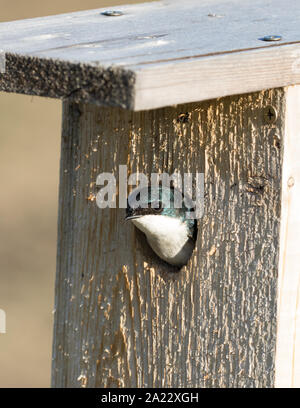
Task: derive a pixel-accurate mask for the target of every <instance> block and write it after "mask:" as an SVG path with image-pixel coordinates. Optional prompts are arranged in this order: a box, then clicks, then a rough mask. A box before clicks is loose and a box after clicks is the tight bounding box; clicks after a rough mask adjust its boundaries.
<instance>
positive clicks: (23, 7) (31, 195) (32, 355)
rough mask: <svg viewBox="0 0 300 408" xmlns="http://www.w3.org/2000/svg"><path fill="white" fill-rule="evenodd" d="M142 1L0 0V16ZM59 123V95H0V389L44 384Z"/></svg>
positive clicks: (47, 380)
mask: <svg viewBox="0 0 300 408" xmlns="http://www.w3.org/2000/svg"><path fill="white" fill-rule="evenodd" d="M142 2H143V1H130V0H126V1H117V0H113V1H97V0H85V1H84V2H83V1H79V0H52V1H51V2H42V1H41V0H0V9H1V14H0V21H10V20H17V19H23V18H31V17H39V16H46V15H50V14H58V13H67V12H71V11H77V10H85V9H93V8H100V7H109V6H113V5H120V4H129V3H142ZM0 48H1V44H0ZM60 126H61V102H60V101H58V100H52V99H46V98H38V97H31V96H24V95H14V94H5V93H0V180H1V200H0V241H1V242H0V309H3V310H5V312H6V318H7V327H6V329H7V333H6V334H0V387H48V386H49V385H50V370H51V347H52V324H53V321H52V310H53V302H54V279H55V258H56V216H57V201H58V196H57V193H58V172H59V156H60Z"/></svg>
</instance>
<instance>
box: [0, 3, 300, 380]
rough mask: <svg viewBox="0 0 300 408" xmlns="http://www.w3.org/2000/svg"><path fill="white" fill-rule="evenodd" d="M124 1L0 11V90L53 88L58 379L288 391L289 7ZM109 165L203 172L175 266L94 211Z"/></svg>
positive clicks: (295, 111)
mask: <svg viewBox="0 0 300 408" xmlns="http://www.w3.org/2000/svg"><path fill="white" fill-rule="evenodd" d="M270 8H271V10H272V12H271V13H270ZM120 10H121V13H116V14H118V15H117V16H112V15H111V14H112V13H104V14H103V10H90V11H86V12H79V13H72V14H65V15H60V16H53V17H47V18H41V19H33V20H25V21H16V22H11V23H2V24H0V47H1V48H2V49H3V51H4V53H5V62H6V71H5V73H4V74H2V75H1V77H0V87H1V90H4V91H8V92H21V93H26V94H32V95H41V96H50V97H56V98H63V100H64V102H63V125H62V156H61V171H60V200H59V220H58V257H57V279H56V289H55V293H56V298H55V299H56V300H55V309H56V313H55V328H54V342H53V386H54V387H79V386H81V387H125V386H127V387H135V386H137V387H273V386H274V385H275V383H276V385H277V386H288V387H291V386H299V385H300V372H299V366H300V364H299V363H300V335H299V330H300V329H299V328H300V321H299V320H300V318H299V310H300V309H299V308H300V306H299V301H298V300H299V295H300V284H299V282H300V270H299V264H300V262H299V261H300V248H299V244H298V235H299V232H300V218H299V215H298V214H299V211H298V206H299V203H300V187H299V185H300V167H299V166H300V162H299V157H300V143H299V140H298V139H299V137H300V87H299V86H292V85H294V84H297V83H300V29H299V23H298V18H299V13H300V4H299V2H297V1H296V0H288V1H287V2H285V7H284V8H282V3H281V2H279V1H278V0H272V1H270V2H268V4H265V2H263V1H262V0H251V1H248V0H246V1H243V2H241V3H240V4H239V6H238V8H236V6H235V3H234V4H233V3H232V2H231V1H229V0H228V1H221V0H215V1H214V0H212V1H210V2H205V3H204V4H201V3H200V4H199V2H198V1H192V0H189V1H185V2H172V1H161V2H155V3H149V4H141V5H132V6H126V7H120ZM275 34H276V35H278V36H279V37H278V38H277V37H274V36H273V35H275ZM266 36H269V37H266ZM270 36H271V37H270ZM272 36H273V37H272ZM275 40H278V41H275ZM182 114H184V118H185V120H183V121H182V120H181V119H180V118H182V116H181V115H182ZM119 165H127V166H128V169H129V172H135V171H139V172H143V173H146V174H147V175H150V173H151V172H168V173H170V174H171V173H173V172H174V171H179V172H181V173H184V172H191V173H196V172H203V173H205V208H204V216H203V217H202V218H201V219H200V220H199V222H198V229H199V231H198V237H197V244H196V249H195V251H194V253H193V255H192V257H191V259H190V261H189V263H188V265H187V266H186V267H184V268H182V270H181V271H180V272H177V273H174V270H173V269H171V268H170V267H169V266H168V265H166V264H163V263H162V262H161V261H160V260H159V259H158V258H157V257H156V256H155V255H154V254H153V252H152V251H151V250H150V248H149V247H148V245H147V243H146V241H145V239H144V236H143V235H142V234H141V233H140V232H138V231H137V230H134V228H133V226H132V225H129V224H125V223H124V222H123V219H124V209H120V208H108V209H102V210H100V209H99V208H98V207H97V205H96V200H95V196H96V194H97V188H96V183H95V182H96V177H97V175H98V174H99V173H102V172H109V173H111V172H112V173H113V174H115V175H117V174H118V169H119Z"/></svg>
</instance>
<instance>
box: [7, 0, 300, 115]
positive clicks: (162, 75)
mask: <svg viewBox="0 0 300 408" xmlns="http://www.w3.org/2000/svg"><path fill="white" fill-rule="evenodd" d="M237 5H238V6H237ZM116 8H117V9H120V8H121V11H122V12H123V13H124V15H123V16H120V17H107V16H104V15H102V14H101V12H102V11H103V9H97V10H88V11H81V12H77V13H69V14H62V15H58V16H50V17H42V18H35V19H28V20H20V21H14V22H7V23H1V24H0V49H2V50H3V52H5V53H6V73H5V74H1V76H0V90H4V91H8V92H20V93H27V94H33V95H41V96H50V97H54V98H70V99H72V100H74V101H76V102H79V101H81V102H91V103H96V104H98V105H103V106H120V107H125V108H129V109H133V110H145V109H154V108H158V107H162V106H170V105H174V104H180V103H188V102H193V101H199V100H207V99H211V98H216V97H222V96H225V95H232V94H239V93H248V92H253V91H259V90H261V89H268V88H274V87H280V86H286V85H290V84H295V83H299V82H300V63H299V61H300V29H299V17H300V3H299V2H298V1H297V0H287V1H285V6H284V7H282V1H280V0H269V1H267V2H262V1H261V0H243V1H242V2H240V1H239V2H237V0H210V1H201V2H199V1H196V0H186V1H184V2H183V1H170V0H164V1H158V2H151V3H144V4H138V5H129V6H122V7H116ZM113 9H114V8H113ZM272 34H279V35H281V36H282V40H281V41H279V42H264V41H261V38H262V37H263V36H265V35H272Z"/></svg>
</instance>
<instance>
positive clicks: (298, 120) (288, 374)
mask: <svg viewBox="0 0 300 408" xmlns="http://www.w3.org/2000/svg"><path fill="white" fill-rule="evenodd" d="M299 112H300V87H299V86H295V87H289V88H288V89H287V91H286V126H285V134H284V160H283V174H282V215H281V233H280V268H279V279H278V292H279V293H278V328H277V345H276V386H277V387H288V388H291V387H297V388H299V387H300V302H299V299H300V266H299V265H300V251H299V234H300V216H299V208H300V145H299V135H300V115H299Z"/></svg>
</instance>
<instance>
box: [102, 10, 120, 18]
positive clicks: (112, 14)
mask: <svg viewBox="0 0 300 408" xmlns="http://www.w3.org/2000/svg"><path fill="white" fill-rule="evenodd" d="M101 14H102V15H103V16H107V17H118V16H123V15H124V13H122V11H118V10H106V11H103V12H102V13H101Z"/></svg>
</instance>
